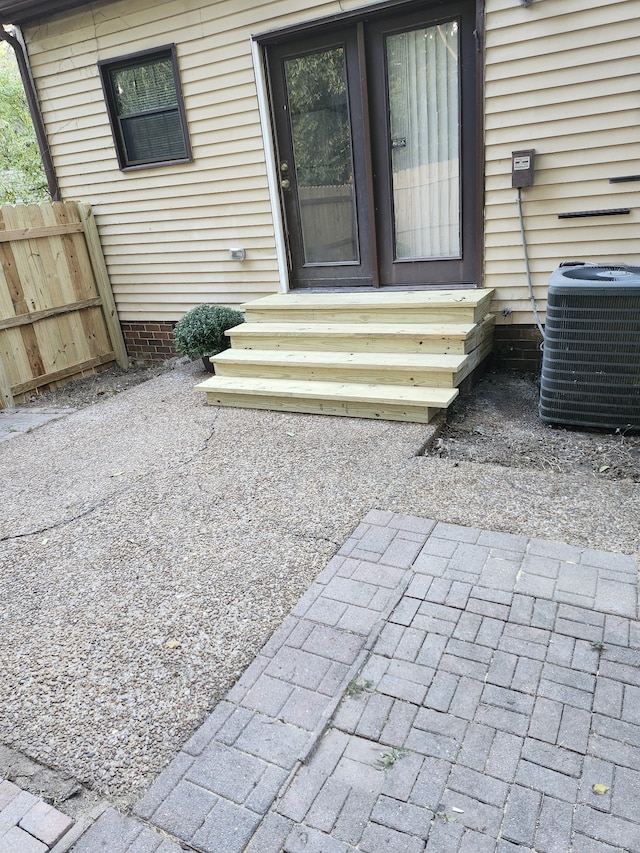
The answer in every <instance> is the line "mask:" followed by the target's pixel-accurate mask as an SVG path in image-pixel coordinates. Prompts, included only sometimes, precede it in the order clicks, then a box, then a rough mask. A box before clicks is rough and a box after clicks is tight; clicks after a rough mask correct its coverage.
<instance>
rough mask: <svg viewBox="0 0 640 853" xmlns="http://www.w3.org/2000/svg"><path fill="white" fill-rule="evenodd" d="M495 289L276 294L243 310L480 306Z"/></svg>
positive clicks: (265, 297)
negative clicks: (253, 308)
mask: <svg viewBox="0 0 640 853" xmlns="http://www.w3.org/2000/svg"><path fill="white" fill-rule="evenodd" d="M492 295H493V290H491V289H486V288H474V289H459V290H455V289H454V290H433V291H426V290H411V291H401V292H385V293H380V292H375V293H373V292H368V293H336V292H332V293H273V294H271V295H269V296H264V297H262V298H260V299H256V300H253V301H251V302H247V303H245V304H244V305H243V306H242V307H243V308H252V307H256V308H267V309H268V308H276V307H277V308H287V307H292V308H309V307H311V308H340V309H341V308H344V309H350V308H353V309H355V310H357V309H361V308H375V307H378V306H380V307H390V306H392V307H408V308H416V309H417V308H419V307H425V308H438V307H445V306H446V307H451V308H455V307H456V306H468V305H479V304H480V303H481V302H483V301H484V300H487V299H490V298H491V296H492Z"/></svg>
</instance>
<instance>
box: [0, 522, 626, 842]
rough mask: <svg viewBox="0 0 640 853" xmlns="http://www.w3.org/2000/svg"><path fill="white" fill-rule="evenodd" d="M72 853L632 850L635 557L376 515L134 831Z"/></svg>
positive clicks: (133, 824)
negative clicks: (102, 852) (103, 852)
mask: <svg viewBox="0 0 640 853" xmlns="http://www.w3.org/2000/svg"><path fill="white" fill-rule="evenodd" d="M3 815H4V812H0V826H2V825H3V824H2V819H3ZM5 849H6V850H7V851H9V850H10V851H11V853H18V851H19V853H22V848H17V847H9V848H7V847H6V845H5V848H3V847H2V839H1V836H0V850H1V851H3V853H4V850H5ZM29 849H31V848H29ZM33 849H34V850H38V848H33ZM40 849H42V850H43V851H44V849H45V848H40ZM72 849H73V851H74V853H98V851H109V853H143V851H145V853H179V851H184V850H190V851H199V853H244V851H246V853H281V851H283V853H348V851H354V850H359V851H363V853H382V851H385V853H423V851H429V853H484V851H496V852H497V853H516V851H520V853H522V851H536V852H537V853H563V851H567V853H569V851H571V853H623V851H626V853H637V851H640V623H639V621H638V599H637V565H636V563H635V560H634V559H633V558H631V557H628V556H623V555H620V554H615V553H607V552H604V551H597V550H591V549H582V548H577V547H574V546H569V545H565V544H561V543H555V542H549V541H546V540H541V539H529V538H527V537H523V536H515V535H510V534H505V533H493V532H490V531H487V530H480V529H476V528H471V527H462V526H456V525H451V524H445V523H436V522H435V521H432V520H428V519H423V518H418V517H412V516H407V515H402V514H397V513H391V512H382V511H379V510H373V511H371V512H369V513H368V515H367V516H366V517H365V518H364V520H363V522H362V523H361V524H360V525H359V526H358V528H357V529H356V530H355V531H354V533H353V534H352V536H351V537H350V538H349V539H348V540H347V541H346V542H345V543H344V545H343V546H342V547H341V549H340V550H339V552H338V554H337V555H336V556H335V557H334V558H333V559H331V561H330V562H329V564H328V565H327V567H326V569H325V570H324V571H323V572H322V574H321V575H320V576H319V577H318V578H317V580H316V582H315V583H314V584H313V585H312V587H311V588H310V589H309V591H308V592H307V593H306V594H305V595H304V596H303V598H302V599H301V601H300V602H299V603H298V605H297V606H296V607H295V608H294V609H293V611H292V612H291V613H290V615H289V616H288V617H287V618H286V619H285V621H284V623H283V625H282V627H281V628H280V629H279V630H278V631H277V632H276V634H275V635H274V636H273V637H272V638H271V639H270V640H269V642H268V643H267V644H266V646H265V647H264V648H263V649H262V651H261V652H260V654H259V655H258V656H257V658H256V659H255V661H254V662H253V664H252V665H251V666H250V667H249V668H248V670H247V671H246V672H245V673H244V675H243V676H242V677H241V679H240V681H239V682H238V683H237V684H236V685H235V687H234V688H233V689H232V690H231V691H230V693H229V694H228V695H227V696H226V697H225V699H224V700H223V701H222V702H220V703H219V704H218V706H217V707H216V708H215V710H214V711H213V713H212V714H211V716H210V717H209V718H208V719H207V720H206V722H205V723H204V725H203V726H202V727H201V728H200V729H199V730H198V731H197V732H196V733H195V735H194V736H193V737H192V738H191V739H190V740H189V741H188V743H186V744H185V745H184V747H183V749H182V750H181V751H180V753H179V754H178V755H177V757H176V758H175V759H174V761H173V762H172V763H171V764H170V765H169V767H168V768H167V769H166V770H165V771H164V772H163V773H162V774H161V775H160V777H159V778H158V780H157V781H156V783H155V784H154V785H153V786H152V787H151V789H150V790H149V791H148V792H147V794H146V795H145V796H144V797H143V798H142V800H140V801H139V802H138V803H137V804H136V806H135V808H134V814H133V816H125V815H122V814H120V813H118V812H117V811H115V810H114V809H107V810H106V811H104V813H103V814H102V815H101V816H100V817H99V819H98V820H97V821H96V822H95V823H94V825H93V826H92V828H90V829H89V830H88V831H87V832H86V833H85V834H84V835H83V836H82V837H81V838H80V840H79V841H77V843H76V844H75V845H74V846H73V848H72ZM26 850H27V848H25V851H26Z"/></svg>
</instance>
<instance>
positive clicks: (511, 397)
mask: <svg viewBox="0 0 640 853" xmlns="http://www.w3.org/2000/svg"><path fill="white" fill-rule="evenodd" d="M538 398H539V387H538V376H537V375H533V374H529V373H516V372H508V371H494V372H491V373H489V374H487V375H486V376H485V377H484V378H483V379H482V380H481V381H480V382H479V383H478V384H477V385H476V386H475V387H474V388H473V389H472V391H471V393H470V394H469V395H468V396H466V397H462V398H459V399H458V400H456V402H455V403H454V404H453V406H452V407H451V408H450V409H449V411H448V413H447V417H446V420H445V423H444V426H443V428H442V430H441V431H440V432H439V434H438V436H437V438H436V439H435V441H434V442H433V443H432V445H431V447H430V448H429V450H428V451H427V453H428V455H431V456H439V457H443V458H448V459H453V460H459V461H465V462H478V463H486V462H490V463H494V464H498V465H505V466H507V467H512V468H530V469H533V470H537V471H554V472H556V473H559V474H565V473H566V474H591V475H593V476H594V477H598V478H603V479H608V480H632V481H633V482H636V483H638V482H640V435H637V434H635V435H630V434H628V433H627V434H625V435H623V434H621V433H615V432H605V431H598V430H587V429H583V428H577V427H576V428H569V427H562V426H552V425H549V424H545V423H543V422H542V421H541V420H540V418H539V416H538Z"/></svg>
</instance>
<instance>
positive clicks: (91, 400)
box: [16, 358, 186, 409]
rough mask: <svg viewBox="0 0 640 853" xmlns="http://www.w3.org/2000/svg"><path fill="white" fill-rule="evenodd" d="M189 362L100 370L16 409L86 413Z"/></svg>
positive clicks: (38, 395) (36, 393) (34, 396)
mask: <svg viewBox="0 0 640 853" xmlns="http://www.w3.org/2000/svg"><path fill="white" fill-rule="evenodd" d="M185 361H186V359H179V358H176V359H170V360H168V361H165V362H162V363H159V364H154V365H152V366H150V367H149V366H140V365H135V366H132V367H130V368H129V369H128V370H123V369H122V368H121V367H118V366H117V365H115V364H114V365H113V366H112V367H108V368H105V369H104V370H100V371H98V372H97V373H92V374H90V375H88V376H84V377H82V378H81V379H73V380H71V381H70V382H67V383H65V384H64V385H60V387H58V388H44V389H42V390H39V391H34V392H33V394H31V395H30V396H29V397H28V398H27V399H25V400H20V401H19V402H18V403H16V405H17V406H18V407H19V408H20V409H29V408H41V407H46V408H56V409H66V408H71V409H84V408H85V407H86V406H92V405H94V404H95V403H99V402H100V401H101V400H105V399H108V398H109V397H112V396H113V395H114V394H121V393H122V392H123V391H126V390H127V389H128V388H133V387H135V386H136V385H140V383H141V382H146V381H147V380H149V379H153V378H154V377H156V376H159V375H160V374H161V373H164V372H165V371H166V370H173V369H174V368H175V367H176V366H177V365H178V364H183V363H184V362H185Z"/></svg>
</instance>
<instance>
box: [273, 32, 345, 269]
mask: <svg viewBox="0 0 640 853" xmlns="http://www.w3.org/2000/svg"><path fill="white" fill-rule="evenodd" d="M285 78H286V83H287V96H288V103H289V116H290V122H291V136H292V141H293V157H294V169H295V178H296V185H297V187H298V204H299V208H300V220H301V226H302V242H303V246H304V259H305V263H307V264H323V263H340V262H346V263H348V262H357V261H358V241H357V232H356V216H355V195H354V183H353V162H352V154H351V126H350V120H349V104H348V100H347V81H346V69H345V56H344V49H343V48H341V47H338V48H333V49H331V50H325V51H321V52H318V53H312V54H307V55H305V56H299V57H296V58H295V59H288V60H286V61H285Z"/></svg>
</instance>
